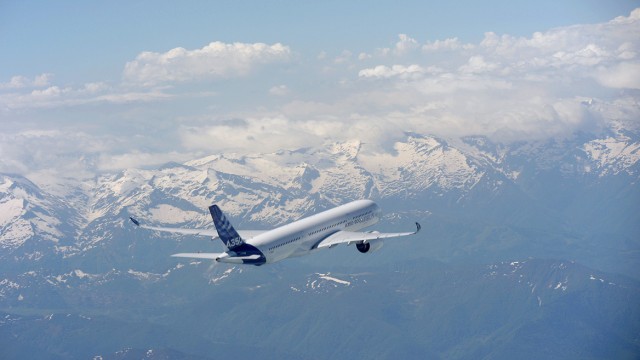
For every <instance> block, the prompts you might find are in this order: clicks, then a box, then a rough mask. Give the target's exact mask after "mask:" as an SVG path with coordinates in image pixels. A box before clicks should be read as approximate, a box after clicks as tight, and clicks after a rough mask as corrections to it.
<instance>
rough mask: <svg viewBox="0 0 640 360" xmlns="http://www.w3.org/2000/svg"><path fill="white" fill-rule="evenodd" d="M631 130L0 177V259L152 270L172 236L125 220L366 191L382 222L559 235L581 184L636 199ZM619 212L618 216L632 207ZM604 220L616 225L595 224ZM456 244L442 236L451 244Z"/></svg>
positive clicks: (254, 215)
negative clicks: (62, 178) (75, 178)
mask: <svg viewBox="0 0 640 360" xmlns="http://www.w3.org/2000/svg"><path fill="white" fill-rule="evenodd" d="M634 134H635V132H633V131H627V132H625V131H622V130H621V129H614V130H612V131H609V132H608V133H607V134H606V135H604V136H600V137H596V136H594V135H590V134H586V133H578V134H575V135H574V136H572V137H568V138H566V139H562V140H553V139H552V140H547V141H540V142H522V143H515V144H510V145H505V144H496V143H493V142H491V141H490V140H489V139H487V138H485V137H466V138H463V139H449V140H443V139H439V138H436V137H433V136H425V135H420V134H414V133H407V134H406V138H405V140H404V141H400V142H398V143H396V144H395V145H394V147H393V150H391V151H389V152H387V153H374V152H372V151H371V150H370V149H368V148H367V145H366V144H363V143H361V142H360V141H357V140H354V141H348V142H342V143H328V144H327V145H326V146H324V147H319V148H302V149H298V150H281V151H278V152H275V153H270V154H242V155H240V154H217V155H212V156H208V157H204V158H201V159H195V160H192V161H189V162H186V163H184V164H177V163H169V164H166V165H165V166H163V167H160V168H158V169H147V170H142V169H128V170H125V171H121V172H118V173H113V174H104V175H100V176H98V177H96V178H95V179H92V180H90V181H87V182H84V183H81V184H70V185H69V186H67V187H66V188H67V189H68V191H69V194H66V195H65V194H63V193H61V192H62V190H63V189H64V188H65V186H62V185H61V186H58V187H56V189H57V190H56V191H54V192H55V195H53V194H52V193H51V192H48V191H45V190H43V189H42V188H39V187H38V186H36V185H35V184H33V183H31V182H30V181H29V180H27V179H25V178H23V177H20V176H13V175H2V176H0V235H1V237H0V248H1V249H2V250H1V252H0V257H2V258H5V259H8V258H13V259H14V260H13V261H27V262H28V261H33V260H35V259H38V258H41V257H43V256H44V255H45V254H49V255H51V256H63V257H66V258H73V257H80V258H82V259H83V260H82V261H80V263H78V264H76V266H79V265H81V264H89V265H90V266H91V267H92V270H93V271H99V269H98V268H99V267H101V266H104V267H106V270H105V271H108V270H110V269H111V267H109V264H110V263H117V262H118V261H120V262H122V266H123V267H124V266H125V263H126V257H127V256H140V257H143V258H144V259H146V260H145V261H146V263H145V264H147V266H148V267H149V268H144V266H143V268H141V269H140V270H136V271H141V272H142V273H154V274H158V273H162V272H163V271H164V270H163V269H160V268H153V267H154V265H153V264H154V263H157V262H156V261H153V260H152V255H150V254H152V253H153V252H154V251H160V249H164V250H163V251H167V252H168V251H170V250H169V249H168V248H163V247H170V246H175V243H174V242H173V243H172V242H164V243H161V244H152V243H144V242H143V241H142V240H141V241H140V242H139V244H137V243H134V244H132V240H131V239H136V235H135V234H136V233H133V232H132V228H131V227H130V224H129V223H128V217H129V216H135V217H137V218H139V219H140V220H142V221H144V222H147V223H150V224H156V225H166V226H185V227H211V226H212V225H211V220H210V217H209V215H208V212H207V210H206V209H207V207H208V206H209V205H211V204H213V203H217V204H219V205H220V206H221V207H222V208H223V209H224V211H225V212H226V213H227V214H228V215H229V216H231V217H232V218H233V219H234V223H235V224H237V226H244V227H246V226H247V225H249V226H250V227H254V228H265V227H271V226H275V225H279V224H283V223H286V222H288V221H291V220H294V219H298V218H300V217H302V216H305V215H308V214H311V213H314V212H317V211H321V210H324V209H326V208H329V207H332V206H335V205H337V204H340V203H344V202H345V201H349V200H353V199H358V198H372V199H376V200H379V201H381V202H382V203H383V205H384V207H385V213H386V214H387V215H388V216H389V217H390V218H394V215H393V214H394V212H402V211H409V212H411V213H412V218H414V217H415V220H417V219H420V218H425V217H427V216H428V214H431V213H433V214H436V215H437V214H441V215H443V214H448V215H447V216H448V217H445V218H443V217H442V216H441V217H440V220H443V219H445V220H446V219H451V217H455V218H459V219H467V220H465V221H468V220H469V219H474V220H480V219H482V221H486V222H488V223H491V222H492V221H493V222H497V223H496V225H495V226H503V227H507V226H509V224H510V223H511V222H512V220H513V222H512V223H513V224H516V225H518V226H521V225H522V224H525V225H527V224H528V225H529V226H538V225H543V224H544V225H545V227H546V229H547V231H555V232H557V231H560V232H567V231H569V230H567V227H566V223H567V221H565V220H563V218H562V216H565V215H564V214H563V213H562V211H564V208H567V209H569V210H567V211H573V210H571V209H572V208H571V207H570V206H569V205H571V204H572V201H573V200H571V199H567V198H566V197H567V196H568V195H567V194H570V195H571V196H573V197H575V198H576V199H585V198H586V199H587V200H582V202H580V203H577V202H573V203H575V204H579V207H578V205H575V206H574V207H575V208H576V209H578V210H580V209H584V208H587V209H588V208H591V207H593V206H592V205H591V204H590V203H588V197H585V196H583V193H581V191H589V189H591V188H590V186H591V185H590V184H596V183H597V184H600V185H598V186H599V187H598V189H601V190H599V192H600V193H599V196H600V197H598V198H595V197H594V200H593V201H594V202H596V201H597V203H598V204H599V203H601V201H602V199H603V198H605V199H606V198H609V199H611V201H616V200H615V199H614V197H615V196H618V195H616V194H618V193H617V192H616V191H617V190H616V189H615V188H612V189H611V191H612V193H611V195H609V194H607V193H606V189H607V184H608V182H607V181H609V180H607V179H614V178H615V179H618V180H616V181H617V182H616V184H622V185H624V186H626V187H624V191H625V192H624V194H627V195H625V196H626V197H629V196H632V197H633V196H634V195H633V194H637V190H634V186H635V185H633V184H636V183H637V179H638V174H639V173H638V161H639V160H640V142H639V141H638V136H637V135H634ZM576 184H581V185H580V186H583V187H584V189H583V188H581V187H579V186H576ZM617 186H619V185H617ZM45 188H46V189H48V188H47V187H45ZM602 189H604V193H603V192H602V191H603V190H602ZM631 203H632V202H631ZM625 206H627V207H630V206H631V207H632V206H633V205H632V204H626V205H625ZM625 209H626V208H624V209H621V210H620V211H619V212H618V213H620V212H626V213H629V214H631V213H633V212H629V211H627V210H625ZM465 211H466V212H465ZM580 211H582V210H580ZM566 216H569V218H570V219H572V221H573V220H575V219H576V217H575V216H573V215H571V214H568V215H566ZM588 216H590V217H588ZM595 216H599V215H598V214H597V213H594V214H590V213H588V214H587V213H585V215H584V217H583V219H587V220H588V221H589V222H590V223H594V222H593V221H594V219H595ZM492 219H493V220H492ZM536 219H537V220H536ZM554 219H556V220H554ZM580 219H582V218H580ZM634 219H635V218H634V216H633V215H629V216H626V217H625V218H623V219H622V221H623V222H622V223H620V222H617V223H618V224H621V225H618V226H619V227H620V226H622V227H624V226H626V225H624V224H631V223H633V222H634V221H635V220H634ZM536 221H537V222H536ZM555 223H557V224H555ZM608 223H616V222H612V221H609V222H603V224H608ZM498 224H500V225H498ZM551 224H555V225H551ZM474 226H475V225H474ZM478 226H480V225H478ZM482 226H485V225H482ZM554 226H555V227H554ZM576 226H578V227H579V226H580V224H577V225H576ZM618 230H620V229H618ZM618 230H616V229H614V231H618ZM622 230H624V229H622ZM442 231H445V230H444V229H442ZM467 231H471V232H474V231H480V232H482V231H484V229H483V228H479V229H475V228H473V229H472V228H469V229H468V230H467ZM505 231H506V234H509V235H508V236H509V238H513V239H517V241H519V243H520V244H523V243H526V241H525V240H524V238H523V237H522V236H525V235H514V234H513V233H512V230H505ZM629 231H630V230H629ZM629 231H627V233H628V232H629ZM446 233H450V231H447V232H446ZM602 233H603V234H604V232H602ZM158 236H160V235H158ZM163 236H164V235H163ZM482 236H485V235H482ZM487 236H489V235H487ZM493 236H498V237H500V236H507V235H493ZM526 236H529V235H526ZM571 236H572V237H576V236H579V235H576V234H572V235H571ZM625 236H628V235H627V234H626V233H624V234H623V235H621V236H619V240H616V241H617V243H619V244H630V243H633V242H629V241H628V240H625V239H626V238H625ZM490 239H491V238H490V237H488V238H487V239H486V240H487V241H489V240H490ZM467 241H472V240H469V239H467ZM509 241H515V240H509ZM546 241H549V240H546ZM459 246H462V245H456V244H455V243H452V245H451V247H450V248H454V249H455V248H456V247H459ZM464 246H465V247H466V248H469V246H470V245H469V244H465V245H464ZM477 246H479V245H478V244H476V245H473V246H471V248H475V247H477ZM511 246H512V247H514V246H516V245H515V244H514V245H511ZM621 246H622V245H621ZM624 246H627V245H624ZM456 251H458V250H456ZM463 253H464V252H463ZM19 259H22V260H19ZM97 259H102V260H97ZM159 264H160V263H159ZM7 266H9V265H7ZM157 266H160V265H157ZM71 270H73V269H65V271H67V272H68V271H71ZM120 270H121V271H125V272H126V270H127V269H125V268H122V269H120ZM84 271H86V272H87V273H90V272H91V271H89V270H88V269H84Z"/></svg>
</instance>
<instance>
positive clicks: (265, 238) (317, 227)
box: [247, 200, 380, 263]
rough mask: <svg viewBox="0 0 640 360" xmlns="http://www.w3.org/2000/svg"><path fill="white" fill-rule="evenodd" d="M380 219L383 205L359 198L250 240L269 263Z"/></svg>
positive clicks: (301, 253) (306, 251) (309, 250)
mask: <svg viewBox="0 0 640 360" xmlns="http://www.w3.org/2000/svg"><path fill="white" fill-rule="evenodd" d="M378 220H380V208H379V207H378V205H376V203H374V202H373V201H370V200H357V201H353V202H350V203H348V204H345V205H342V206H338V207H336V208H333V209H330V210H327V211H324V212H321V213H318V214H315V215H312V216H309V217H307V218H304V219H301V220H298V221H295V222H292V223H289V224H286V225H283V226H281V227H278V228H275V229H273V230H270V231H267V232H265V233H262V234H260V235H258V236H256V237H254V238H252V239H250V240H248V241H247V244H250V245H253V246H255V247H256V248H258V249H259V250H260V251H261V252H262V253H263V254H264V255H265V257H266V262H267V263H274V262H277V261H280V260H283V259H286V258H290V257H294V256H302V255H306V254H309V252H311V251H313V250H316V246H317V245H318V243H319V242H321V241H322V240H323V239H325V238H326V237H327V236H330V235H331V234H334V233H336V232H338V231H357V230H360V229H362V228H364V227H367V226H370V225H373V224H375V223H377V222H378Z"/></svg>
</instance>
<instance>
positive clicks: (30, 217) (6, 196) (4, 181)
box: [0, 175, 79, 259]
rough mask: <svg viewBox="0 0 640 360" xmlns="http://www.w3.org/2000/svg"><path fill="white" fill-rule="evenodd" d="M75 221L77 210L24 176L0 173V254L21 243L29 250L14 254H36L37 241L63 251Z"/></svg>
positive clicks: (30, 255) (38, 254) (35, 255)
mask: <svg viewBox="0 0 640 360" xmlns="http://www.w3.org/2000/svg"><path fill="white" fill-rule="evenodd" d="M78 224H79V220H78V218H77V214H76V213H75V212H74V211H73V209H71V208H70V207H69V206H67V205H66V204H65V203H64V202H63V201H61V200H60V199H58V198H56V197H54V196H51V195H48V194H46V193H44V192H42V191H41V190H40V189H39V188H38V187H37V186H36V185H35V184H33V183H32V182H31V181H29V180H27V179H26V178H24V177H21V176H19V175H0V248H2V249H4V250H3V251H2V252H1V253H0V256H2V255H6V254H7V253H11V252H12V251H13V250H15V249H17V248H19V247H23V246H24V247H25V248H27V247H29V248H31V250H29V253H23V254H21V255H18V254H14V255H16V256H26V257H27V258H29V259H34V258H40V257H42V256H44V254H43V253H42V252H41V251H39V250H35V247H36V246H35V245H36V244H35V243H37V242H44V243H46V244H48V245H47V246H48V247H53V248H54V249H55V251H56V252H64V250H65V244H68V243H69V240H70V239H73V237H74V235H75V234H74V232H73V230H74V227H76V226H78ZM29 242H31V244H29ZM27 245H29V246H27Z"/></svg>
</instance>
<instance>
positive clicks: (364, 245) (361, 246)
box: [356, 239, 383, 254]
mask: <svg viewBox="0 0 640 360" xmlns="http://www.w3.org/2000/svg"><path fill="white" fill-rule="evenodd" d="M382 245H383V242H382V240H381V239H375V240H370V241H368V242H361V243H357V244H356V248H357V249H358V251H360V252H361V253H363V254H366V253H372V252H374V251H378V250H380V248H382Z"/></svg>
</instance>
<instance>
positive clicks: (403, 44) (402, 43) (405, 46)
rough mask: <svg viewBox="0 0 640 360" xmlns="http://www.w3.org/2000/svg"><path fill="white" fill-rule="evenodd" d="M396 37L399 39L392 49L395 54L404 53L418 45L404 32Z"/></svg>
mask: <svg viewBox="0 0 640 360" xmlns="http://www.w3.org/2000/svg"><path fill="white" fill-rule="evenodd" d="M398 38H399V40H398V42H397V43H396V47H395V49H394V52H395V53H396V55H404V54H407V53H410V52H411V51H413V50H416V49H418V48H419V47H420V45H418V42H417V41H416V40H415V39H412V38H410V37H409V36H407V35H406V34H400V35H398Z"/></svg>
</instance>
